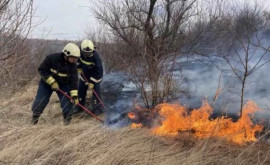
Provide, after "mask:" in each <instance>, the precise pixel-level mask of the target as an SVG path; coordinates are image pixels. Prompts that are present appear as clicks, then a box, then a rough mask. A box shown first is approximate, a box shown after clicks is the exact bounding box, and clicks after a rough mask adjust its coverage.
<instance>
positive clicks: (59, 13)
mask: <svg viewBox="0 0 270 165" xmlns="http://www.w3.org/2000/svg"><path fill="white" fill-rule="evenodd" d="M89 2H90V1H89V0H35V1H34V6H35V9H36V11H35V17H34V22H35V23H37V22H41V21H42V20H43V21H42V23H41V24H40V23H39V26H37V27H35V28H34V31H33V33H32V37H33V38H41V37H43V38H47V39H81V38H83V37H84V30H83V29H85V28H86V26H87V25H91V26H92V25H93V24H95V23H96V21H95V19H94V17H93V16H91V12H90V9H89V7H87V6H90V5H89Z"/></svg>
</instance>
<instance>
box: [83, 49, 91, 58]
mask: <svg viewBox="0 0 270 165" xmlns="http://www.w3.org/2000/svg"><path fill="white" fill-rule="evenodd" d="M87 48H88V47H87ZM87 50H88V51H87ZM87 50H85V49H82V54H83V55H84V56H86V57H90V56H92V55H93V50H92V49H87Z"/></svg>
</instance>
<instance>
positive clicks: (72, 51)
mask: <svg viewBox="0 0 270 165" xmlns="http://www.w3.org/2000/svg"><path fill="white" fill-rule="evenodd" d="M62 52H63V53H64V54H65V55H66V56H67V57H69V56H72V57H77V58H79V57H80V55H81V54H80V48H79V47H78V46H77V45H76V44H74V43H68V44H67V45H66V46H65V47H64V49H63V50H62Z"/></svg>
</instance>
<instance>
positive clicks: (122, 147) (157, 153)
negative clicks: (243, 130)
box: [0, 81, 270, 165]
mask: <svg viewBox="0 0 270 165" xmlns="http://www.w3.org/2000/svg"><path fill="white" fill-rule="evenodd" d="M36 83H37V82H36V81H32V82H31V84H29V85H28V86H27V87H26V88H25V90H23V91H21V92H19V93H16V94H15V95H14V96H13V97H12V98H11V99H9V100H8V101H7V100H6V101H4V100H2V101H1V105H0V123H1V124H0V132H1V135H0V164H73V165H77V164H100V165H101V164H102V165H105V164H243V165H244V164H245V165H246V164H269V163H270V157H269V151H270V147H269V145H267V144H266V143H265V142H257V143H254V144H249V145H247V146H238V145H235V144H232V143H229V142H225V141H223V140H221V139H206V140H197V139H194V138H193V137H192V136H189V134H187V133H181V134H179V136H177V137H161V136H157V135H155V134H152V133H150V131H149V129H131V128H123V129H110V128H109V127H108V126H104V125H102V124H100V123H99V122H98V121H96V120H95V119H94V118H80V117H74V120H73V121H72V124H71V125H69V126H63V124H62V116H61V110H60V107H59V105H58V104H59V103H58V102H57V97H56V96H55V95H53V97H52V99H51V104H49V106H48V107H47V108H46V109H45V113H44V114H43V116H42V119H41V121H40V123H39V124H38V125H37V126H31V125H29V121H30V117H31V110H30V109H31V100H33V98H34V95H35V91H36V87H37V85H36Z"/></svg>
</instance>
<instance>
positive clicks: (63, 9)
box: [32, 0, 270, 40]
mask: <svg viewBox="0 0 270 165" xmlns="http://www.w3.org/2000/svg"><path fill="white" fill-rule="evenodd" d="M243 1H251V0H243ZM90 2H91V0H34V6H35V9H36V11H35V17H34V22H36V23H37V22H40V21H42V20H44V21H43V22H42V23H41V24H40V25H39V26H37V27H35V28H34V30H33V33H32V38H46V39H74V40H77V39H82V38H84V37H85V34H84V29H85V28H86V27H87V26H89V25H90V26H91V27H95V25H96V24H97V22H96V21H95V19H94V17H93V16H92V15H91V12H90V9H89V7H87V6H90ZM258 2H259V3H260V4H262V6H264V7H266V8H268V9H269V6H270V0H258Z"/></svg>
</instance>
